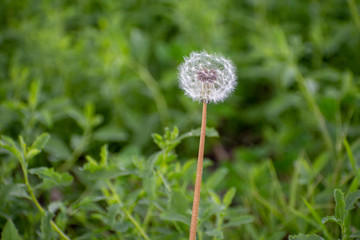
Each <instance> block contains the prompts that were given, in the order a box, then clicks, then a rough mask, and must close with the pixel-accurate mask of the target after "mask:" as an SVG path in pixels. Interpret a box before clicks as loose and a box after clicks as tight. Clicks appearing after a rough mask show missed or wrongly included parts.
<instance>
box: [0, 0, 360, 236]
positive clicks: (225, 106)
mask: <svg viewBox="0 0 360 240" xmlns="http://www.w3.org/2000/svg"><path fill="white" fill-rule="evenodd" d="M359 5H360V3H359V2H358V1H356V0H348V1H344V0H326V1H325V0H324V1H322V0H289V1H280V0H217V1H201V0H183V1H175V0H157V1H155V0H153V1H151V0H148V1H146V0H121V1H100V0H87V1H85V0H81V1H67V0H55V1H45V0H43V1H29V0H13V1H10V0H3V1H1V3H0V23H1V24H0V134H2V135H7V136H10V137H12V138H14V139H17V138H18V136H19V135H22V136H23V137H24V139H25V142H32V141H33V140H34V139H35V137H36V136H38V135H40V134H41V133H43V132H49V133H50V134H51V138H50V141H49V142H48V144H47V145H46V146H45V149H44V151H43V153H42V154H41V155H40V156H39V157H38V158H37V159H36V161H34V162H32V163H31V164H30V167H38V166H47V167H53V168H54V169H56V170H57V171H59V172H62V171H68V170H70V169H74V168H75V169H76V168H79V167H80V166H82V165H83V164H84V163H85V162H86V161H85V156H86V155H92V156H94V155H95V156H97V155H98V153H99V151H100V147H101V146H102V145H104V144H108V148H109V152H110V153H111V154H118V153H122V152H136V153H138V154H140V155H143V156H150V155H151V154H152V153H153V152H155V151H156V150H157V147H156V145H155V144H154V143H153V141H152V137H151V134H152V133H154V132H159V133H162V132H163V130H164V128H165V127H169V128H171V129H172V127H173V126H177V127H178V128H179V130H180V132H187V131H190V130H191V129H194V128H197V127H199V126H200V120H201V119H200V118H201V105H200V104H199V103H196V102H192V101H191V99H189V98H187V97H186V96H184V94H183V92H182V91H181V90H180V89H179V88H178V80H177V67H178V66H179V64H181V63H182V62H183V57H184V56H188V55H189V54H190V53H191V52H192V51H201V50H206V51H207V52H209V53H219V54H221V55H224V56H226V57H227V58H229V59H231V60H232V61H233V62H234V64H235V65H236V67H237V76H238V86H237V89H236V91H235V92H234V93H233V94H232V96H231V97H230V98H228V99H227V100H226V101H225V102H224V103H219V104H211V105H209V108H208V126H209V127H212V128H215V129H216V130H217V131H218V132H219V136H220V137H219V138H209V139H207V142H206V153H205V154H206V156H207V157H208V158H209V159H210V162H212V164H213V165H212V166H213V167H211V169H209V170H208V171H209V172H212V171H215V170H216V169H226V171H227V175H226V177H225V180H224V181H222V183H221V184H220V186H219V189H220V190H218V192H219V193H220V195H221V194H223V193H224V190H223V189H227V188H231V187H235V188H236V190H237V195H236V197H235V200H234V202H233V205H234V206H235V207H236V206H241V207H244V208H245V209H247V210H246V211H247V212H248V213H249V214H252V215H254V216H255V223H254V225H252V226H251V227H247V228H244V229H243V230H244V231H245V233H244V231H241V233H240V231H239V232H237V230H233V232H231V231H230V232H229V233H227V234H233V235H225V236H228V238H227V239H237V238H236V237H235V236H242V237H239V239H256V238H257V239H262V238H264V239H285V238H286V236H287V234H289V233H297V232H299V231H308V230H309V229H313V228H314V225H312V224H309V223H308V224H307V225H306V224H299V225H298V226H297V227H291V221H294V218H292V217H290V218H291V219H288V218H287V215H289V214H292V215H293V214H294V212H290V210H289V211H288V210H284V211H285V212H281V211H283V209H282V204H283V203H284V202H281V201H277V200H276V199H274V198H273V196H274V195H276V196H278V193H277V191H278V188H279V187H281V188H282V191H284V192H285V193H284V194H285V195H286V196H285V197H284V200H286V201H287V200H288V199H289V197H288V195H290V190H289V189H292V188H291V186H292V184H295V183H293V182H294V181H297V182H299V184H300V185H299V187H298V188H297V190H296V191H298V192H297V193H298V194H299V195H298V197H299V199H297V200H296V204H295V203H294V202H292V203H291V204H292V206H291V207H296V206H297V207H300V206H302V207H303V212H304V214H310V213H309V210H308V208H306V206H305V205H304V203H303V201H302V199H301V198H300V196H302V197H305V198H307V199H308V201H309V202H312V204H314V206H318V208H317V209H318V210H319V211H321V214H320V216H325V215H330V214H331V212H332V210H331V209H333V203H334V202H333V194H332V192H333V190H334V188H336V187H341V188H342V189H343V190H344V191H347V190H348V189H349V186H350V184H351V183H352V181H353V179H354V176H355V175H356V174H357V173H356V172H354V171H355V170H354V168H352V167H351V164H350V162H349V159H348V158H347V154H346V152H345V150H344V146H343V140H344V138H347V139H348V141H349V142H350V145H351V149H352V152H353V155H354V156H355V159H357V156H358V154H359V151H360V138H359V134H360V126H359V124H360V119H359V117H360V114H359V111H358V109H359V106H360V91H359V85H360V84H359V73H360V67H359V66H360V17H359ZM197 146H198V139H197V138H192V139H187V140H184V141H183V142H182V143H181V144H180V145H179V146H178V148H177V155H178V157H179V159H178V160H176V161H180V162H181V163H182V164H183V163H184V164H185V163H186V161H187V159H189V158H194V157H196V155H197ZM0 159H1V164H2V168H1V176H0V180H1V182H2V183H1V184H8V183H10V182H17V181H20V180H19V178H20V177H21V175H20V174H19V172H17V171H18V170H16V169H17V168H16V166H15V165H11V166H12V167H9V166H10V165H8V164H10V163H9V162H10V160H9V159H8V157H7V154H6V153H5V152H0ZM319 159H320V160H319ZM269 160H271V161H269ZM269 164H270V165H271V166H270V167H269ZM295 166H296V167H295ZM268 167H269V168H270V169H273V172H272V170H271V171H270V170H269V169H268ZM206 174H208V173H206ZM206 174H205V179H206V177H207V175H206ZM209 174H210V173H209ZM274 174H275V175H274ZM294 174H298V175H296V176H297V178H296V179H295V180H292V179H294V178H293V177H294ZM250 175H251V176H250ZM274 177H276V179H277V181H278V182H277V183H274V181H273V180H274ZM353 184H354V183H353ZM254 185H256V186H257V187H258V188H254ZM269 185H271V186H272V187H269ZM356 186H357V185H356ZM301 188H304V189H303V190H304V191H303V192H302V190H301ZM309 188H310V189H309ZM190 189H191V188H190ZM190 189H189V191H191V190H190ZM254 189H256V190H254ZM271 189H272V190H271ZM305 189H307V190H305ZM352 189H353V190H354V189H356V187H355V188H354V185H352ZM72 191H73V192H78V193H79V195H80V193H81V192H82V191H83V186H82V185H81V184H74V185H73V187H72ZM291 191H292V190H291ZM294 191H295V190H294ZM295 193H296V192H295ZM295 193H294V192H292V194H295ZM44 194H45V193H44ZM40 195H41V194H40ZM44 198H45V197H44ZM254 199H255V200H254ZM264 199H267V200H268V201H273V202H270V203H268V204H266V203H264V201H263V200H264ZM271 199H273V200H271ZM309 199H310V200H309ZM72 200H73V199H72V197H71V196H69V197H68V198H67V199H66V201H67V202H71V201H72ZM256 200H258V201H257V202H256ZM253 201H255V202H256V203H253ZM291 201H295V200H294V199H293V200H291ZM44 202H46V201H45V200H44ZM269 204H270V207H269ZM317 204H319V205H317ZM276 207H278V210H274V209H273V208H276ZM9 209H11V208H8V207H4V208H3V210H2V211H3V212H4V213H5V215H6V214H8V213H9V212H10V210H9ZM304 209H305V210H304ZM267 211H269V212H267ZM276 211H280V212H281V213H278V214H275V216H272V214H274V212H275V213H276ZM299 211H302V210H299ZM5 215H4V216H5ZM281 215H285V216H286V219H282V217H281ZM295 215H296V214H295ZM6 216H8V215H6ZM309 216H310V215H309ZM356 216H358V217H359V216H360V215H359V211H358V210H357V215H355V216H354V219H356ZM298 217H299V216H298ZM139 218H140V217H139ZM359 218H360V217H359ZM359 218H358V220H357V224H360V222H359ZM274 219H275V220H274ZM295 220H296V219H295ZM5 222H6V218H3V219H1V221H0V227H1V226H3V224H5ZM305 222H306V221H305ZM16 225H17V224H16ZM20 225H21V224H20ZM280 225H281V227H279V226H280ZM264 226H265V227H264ZM305 226H306V227H305ZM20 228H21V227H20ZM357 228H359V225H357ZM174 229H177V230H176V231H180V230H179V229H178V227H175V228H174ZM315 229H318V230H319V228H315ZM174 231H175V230H174ZM176 231H175V232H176ZM333 231H334V233H335V234H336V233H337V231H338V230H333ZM242 234H243V235H242ZM30 235H31V234H30V233H29V236H30ZM155 235H156V234H155ZM230 236H232V237H230ZM29 239H33V238H29ZM85 239H86V238H85ZM88 239H90V238H88ZM100 239H101V238H100ZM126 239H127V238H126ZM129 239H132V238H129ZM134 239H135V238H134ZM154 239H155V238H154ZM162 239H165V238H162ZM179 239H180V238H179ZM204 239H207V238H206V237H205V238H204ZM209 239H210V238H209Z"/></svg>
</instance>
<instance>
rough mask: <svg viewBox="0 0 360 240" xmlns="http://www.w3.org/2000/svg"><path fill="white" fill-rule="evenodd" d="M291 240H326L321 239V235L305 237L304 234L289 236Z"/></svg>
mask: <svg viewBox="0 0 360 240" xmlns="http://www.w3.org/2000/svg"><path fill="white" fill-rule="evenodd" d="M289 240H324V239H323V238H322V237H320V236H319V235H316V234H308V235H304V234H301V233H300V234H298V235H296V236H294V235H293V236H289Z"/></svg>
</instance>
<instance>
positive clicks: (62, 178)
mask: <svg viewBox="0 0 360 240" xmlns="http://www.w3.org/2000/svg"><path fill="white" fill-rule="evenodd" d="M29 173H31V174H35V175H37V176H39V177H40V178H41V179H43V182H42V183H40V184H39V185H38V186H36V187H37V188H41V189H50V188H53V187H58V186H68V185H70V184H71V183H72V181H73V177H72V176H71V175H70V174H69V173H58V172H55V171H54V169H53V168H46V167H39V168H31V169H29Z"/></svg>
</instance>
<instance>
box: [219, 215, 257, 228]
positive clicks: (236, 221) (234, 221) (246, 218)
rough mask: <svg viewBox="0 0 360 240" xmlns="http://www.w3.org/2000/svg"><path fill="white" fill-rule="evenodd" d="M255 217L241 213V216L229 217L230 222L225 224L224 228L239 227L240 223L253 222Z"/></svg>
mask: <svg viewBox="0 0 360 240" xmlns="http://www.w3.org/2000/svg"><path fill="white" fill-rule="evenodd" d="M254 220H255V218H254V217H253V216H251V215H241V216H236V217H232V218H230V219H229V222H228V223H226V224H224V226H223V227H224V228H228V227H238V226H240V225H243V224H248V223H252V222H254Z"/></svg>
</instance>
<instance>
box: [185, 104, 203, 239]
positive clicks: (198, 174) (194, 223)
mask: <svg viewBox="0 0 360 240" xmlns="http://www.w3.org/2000/svg"><path fill="white" fill-rule="evenodd" d="M206 106H207V104H206V101H204V102H203V109H202V120H201V133H200V144H199V155H198V163H197V170H196V180H195V190H194V201H193V209H192V215H191V225H190V236H189V240H195V239H196V226H197V220H198V213H199V203H200V189H201V178H202V171H203V159H204V146H205V128H206Z"/></svg>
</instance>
